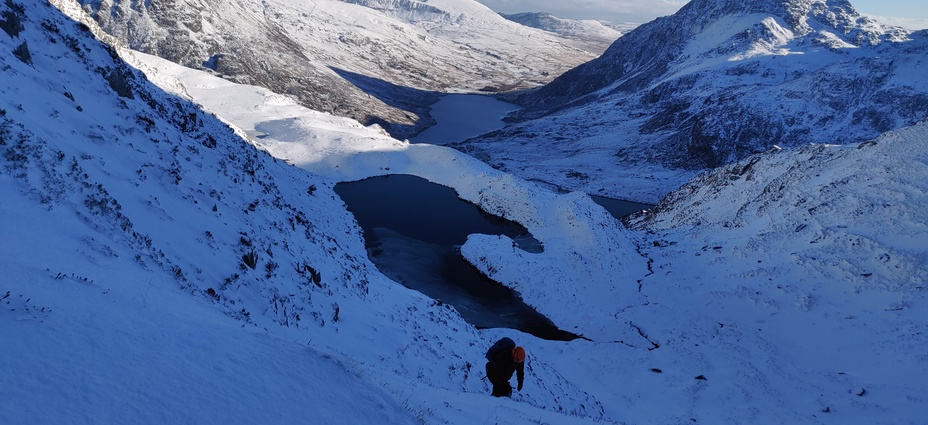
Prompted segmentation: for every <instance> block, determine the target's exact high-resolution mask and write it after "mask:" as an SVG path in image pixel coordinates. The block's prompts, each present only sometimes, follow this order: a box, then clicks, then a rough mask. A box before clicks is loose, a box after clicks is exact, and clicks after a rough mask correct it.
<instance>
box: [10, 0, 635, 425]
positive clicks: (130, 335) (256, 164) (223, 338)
mask: <svg viewBox="0 0 928 425" xmlns="http://www.w3.org/2000/svg"><path fill="white" fill-rule="evenodd" d="M55 4H56V5H57V7H60V8H61V9H62V10H64V11H66V12H67V13H68V14H69V15H70V16H75V17H80V16H81V15H80V13H81V12H80V10H79V9H77V8H76V7H75V4H74V3H72V2H68V1H61V2H55ZM0 16H2V21H0V22H2V25H0V28H2V29H4V32H3V34H0V52H2V55H0V68H2V69H3V70H4V76H5V78H4V80H3V84H2V85H0V92H2V97H0V99H2V103H0V115H2V117H0V136H2V137H0V150H2V155H0V170H2V172H0V193H3V195H4V196H3V199H4V201H3V202H2V203H0V217H2V220H0V223H2V234H3V235H4V241H5V242H7V243H4V244H2V248H0V270H2V271H3V273H4V275H5V276H7V279H6V280H4V281H3V283H2V284H0V285H2V290H0V298H3V299H2V300H0V302H2V308H0V321H2V322H3V325H2V326H0V338H2V340H3V341H4V343H5V344H11V345H15V346H16V349H15V350H0V364H2V365H4V366H6V368H5V370H7V371H8V372H9V371H11V370H12V371H15V372H14V373H5V374H4V375H3V378H0V379H2V382H3V385H0V388H2V390H0V391H3V393H2V397H0V422H3V423H43V422H46V420H45V419H49V420H51V421H53V422H56V421H60V419H61V418H69V419H70V420H73V421H74V422H76V423H93V422H95V421H97V419H99V418H112V419H113V420H114V421H120V420H128V421H132V422H138V423H161V422H163V421H169V422H170V421H174V420H177V421H186V420H193V419H196V418H200V419H202V420H203V421H204V422H205V423H225V421H226V420H227V419H228V418H230V417H233V415H235V416H238V417H240V418H253V417H265V416H266V417H268V418H278V419H280V421H282V422H287V423H290V422H297V421H302V420H305V415H306V414H307V411H308V409H313V408H323V407H324V406H329V407H328V408H327V410H326V411H325V414H320V415H317V416H314V417H319V418H331V422H333V423H354V422H355V421H356V420H357V419H358V418H365V417H366V418H371V419H370V420H371V421H374V422H380V421H388V422H398V423H409V422H412V420H410V417H412V418H415V419H420V420H426V419H427V420H428V421H429V422H435V423H460V422H459V421H458V420H457V419H458V418H460V417H471V418H472V421H473V423H483V422H484V421H485V420H486V418H487V415H488V414H490V413H488V412H487V411H486V410H483V409H484V408H485V407H486V406H487V405H491V406H494V407H495V409H494V411H493V412H491V413H492V414H493V415H495V416H496V417H498V418H500V420H502V421H506V422H508V423H531V421H532V420H534V419H537V418H544V420H546V421H550V422H558V423H597V422H598V423H602V422H603V421H606V419H604V418H603V414H604V413H603V407H602V404H601V402H599V401H598V400H597V396H595V395H592V394H589V393H587V392H584V391H583V390H582V389H580V387H579V385H578V382H577V380H578V379H582V377H570V378H569V379H568V377H565V376H563V375H561V373H560V372H559V370H560V369H561V367H559V366H558V365H557V364H556V363H557V362H559V360H557V358H556V357H551V358H546V357H540V356H539V357H538V358H535V357H534V354H531V355H532V356H533V357H531V358H530V360H529V368H530V373H529V380H528V382H527V385H526V388H525V389H524V391H523V392H522V393H520V394H519V397H520V399H519V401H512V400H490V397H489V396H488V395H487V394H488V390H487V384H486V383H485V382H484V380H483V376H482V375H483V372H482V370H481V368H482V361H481V359H482V358H483V351H484V350H485V348H486V347H487V346H488V345H489V344H490V343H491V342H492V341H493V339H494V338H498V337H500V336H503V335H510V336H514V337H516V338H518V339H519V340H520V341H522V342H523V343H524V344H526V346H527V347H529V352H530V353H534V352H535V351H534V350H538V352H543V351H544V350H545V349H546V348H545V347H546V346H553V345H557V344H558V343H555V342H549V341H542V340H537V339H535V338H533V337H531V336H529V335H521V334H518V335H516V334H517V332H509V331H506V330H489V331H484V332H477V331H476V330H475V329H474V328H473V327H472V326H470V325H469V324H467V323H465V322H463V320H462V319H461V317H460V315H458V314H457V312H455V311H454V309H453V308H451V307H450V306H448V305H446V304H442V303H440V302H437V301H434V300H430V299H427V298H425V297H424V296H422V295H421V294H419V293H416V292H413V291H410V290H408V289H406V288H404V287H402V286H401V285H399V284H397V283H395V282H392V281H390V280H389V279H387V278H386V277H385V276H384V275H383V274H381V273H380V272H378V271H377V270H376V268H374V266H373V265H372V264H371V263H370V261H369V260H368V259H367V256H366V251H365V249H364V246H363V242H362V240H361V235H360V229H359V228H358V227H357V225H356V224H355V222H354V219H353V218H352V217H351V216H350V214H349V213H348V212H347V211H346V210H345V207H344V204H343V203H342V202H341V201H340V200H339V199H338V198H337V196H336V195H335V194H334V192H333V191H332V189H331V187H332V185H333V184H334V182H335V181H334V180H332V179H330V178H327V177H323V176H320V175H318V174H310V173H307V172H306V171H304V170H300V169H298V168H295V167H292V166H290V165H288V164H286V163H284V162H283V161H280V160H276V159H274V158H272V157H271V156H269V155H268V154H267V153H266V152H264V151H261V150H259V149H256V147H255V146H254V145H252V144H250V143H247V142H246V141H245V139H244V138H245V137H247V135H246V134H244V133H243V132H239V131H238V130H233V129H231V128H229V127H228V126H227V125H225V124H224V123H223V122H221V121H219V120H218V119H217V117H215V116H213V115H210V114H207V113H205V112H203V111H202V110H200V109H198V108H197V107H196V106H194V105H193V104H192V103H190V102H188V101H187V100H185V99H183V98H179V97H175V96H173V95H170V94H167V93H165V92H163V91H161V90H160V89H158V88H156V87H155V86H153V85H152V84H150V83H149V82H148V81H147V80H146V79H145V77H143V76H142V74H140V73H139V72H138V71H137V70H135V69H133V68H130V67H128V66H126V65H125V64H124V63H123V62H121V60H120V56H119V55H120V54H121V52H120V51H118V50H116V49H113V48H110V47H107V46H106V45H104V44H102V43H100V42H99V41H97V40H95V39H93V38H92V37H91V36H92V34H93V33H94V32H98V31H99V29H98V28H95V24H94V23H93V22H89V23H88V24H86V25H84V24H79V23H77V22H75V21H72V20H70V19H68V18H67V17H65V16H64V15H62V14H61V13H60V12H59V11H58V10H56V9H54V8H52V6H51V5H50V4H48V3H31V2H28V3H15V2H10V3H3V4H0ZM62 76H66V78H62ZM227 84H228V83H227ZM250 90H252V91H254V90H257V88H256V87H251V88H250ZM224 100H225V101H226V102H230V103H232V104H236V102H235V101H234V99H229V98H226V99H224ZM265 100H266V102H265V103H264V104H265V105H266V106H269V107H274V106H275V105H276V106H280V105H282V104H284V103H287V104H289V105H292V106H296V105H295V103H293V101H292V100H290V99H289V98H285V97H283V96H281V95H276V94H274V95H273V96H272V97H270V98H268V99H265ZM316 114H318V113H316ZM323 115H324V114H323ZM325 117H326V119H328V120H329V122H330V123H331V127H330V128H328V129H323V131H320V134H322V135H324V136H326V137H331V139H332V140H337V139H338V138H339V137H340V136H346V135H352V137H353V138H354V139H352V140H347V142H348V143H349V144H352V143H355V142H356V141H362V140H363V139H361V138H358V137H357V136H353V135H354V134H355V133H358V132H360V133H368V134H376V135H377V136H378V138H377V139H376V140H378V141H392V142H393V143H400V142H398V141H396V140H395V139H390V138H388V137H386V136H384V135H383V134H381V133H378V132H377V131H376V130H375V129H373V128H367V127H363V126H360V125H359V124H358V123H357V122H353V124H349V123H350V120H347V119H344V118H339V117H334V116H331V115H325ZM280 118H285V116H278V119H280ZM270 128H273V126H270ZM330 132H331V133H330ZM433 148H437V147H433ZM439 151H440V152H439V153H443V155H445V156H446V157H447V158H448V159H447V161H448V162H449V163H453V162H454V161H455V160H459V159H460V160H467V161H464V163H465V165H468V164H469V166H467V167H465V165H462V167H464V168H462V169H460V170H459V172H462V173H463V172H465V171H474V170H480V169H481V168H478V167H479V166H478V165H476V164H478V163H476V162H475V161H473V160H468V159H467V158H466V157H465V156H463V155H461V154H460V153H458V152H456V151H454V150H450V149H445V148H439ZM431 153H432V151H428V150H424V151H421V155H423V156H422V157H421V158H420V161H421V163H422V164H426V165H427V166H429V167H432V168H433V170H434V171H433V172H434V173H438V172H439V171H440V169H441V167H442V165H441V164H435V163H434V160H436V159H437V158H440V156H438V157H436V156H434V155H430V154H431ZM357 156H359V157H360V156H362V155H357ZM388 156H389V154H388ZM358 159H359V160H360V161H359V162H357V163H356V166H357V170H358V171H357V172H358V173H360V172H364V173H373V172H377V171H378V170H379V171H380V172H382V169H380V168H377V165H374V164H373V161H372V164H369V165H366V166H364V164H363V162H364V159H363V158H358ZM368 159H370V160H372V159H373V158H368ZM397 159H398V160H399V159H400V158H399V156H397ZM346 165H347V164H346ZM348 168H350V167H348ZM482 169H483V170H484V171H486V172H488V173H491V174H495V177H492V176H491V177H492V178H490V177H487V178H486V180H484V179H483V178H481V177H480V176H479V173H474V175H473V176H471V179H472V187H473V188H474V190H477V189H480V188H482V187H484V186H485V185H488V184H493V183H498V182H500V181H502V182H504V183H505V176H501V175H499V173H496V172H493V170H490V169H487V168H486V167H485V166H483V168H482ZM513 185H514V186H515V187H518V186H519V185H524V182H518V181H514V182H513ZM505 189H506V187H505V186H502V187H498V188H497V189H495V190H484V192H483V193H482V195H483V196H484V197H485V198H486V199H487V200H488V201H487V202H497V203H498V204H499V205H500V206H504V205H508V202H505V201H504V200H503V199H501V197H502V196H504V195H506V192H505ZM471 196H474V195H471ZM498 209H499V208H498ZM599 213H601V214H600V215H598V216H597V217H600V218H601V219H604V220H605V219H607V217H608V216H607V215H606V214H605V213H604V212H602V211H600V212H599ZM611 228H612V229H613V233H609V232H607V233H606V235H605V236H604V237H608V238H613V240H615V238H622V237H623V236H622V235H623V234H627V231H625V230H623V229H621V227H620V226H618V225H617V224H615V223H612V224H611ZM549 232H550V231H549ZM540 233H543V232H540ZM548 237H549V238H553V236H548ZM625 243H630V241H629V240H627V239H626V240H625ZM588 249H598V247H595V246H590V247H588ZM613 267H617V266H613ZM629 267H631V266H629ZM639 268H640V267H639ZM7 293H9V296H7V295H6V294H7ZM181 322H182V323H181ZM88 331H90V332H94V331H95V332H98V333H97V334H94V335H93V336H92V337H89V338H81V337H80V334H81V333H83V332H88ZM39 336H41V337H42V338H48V340H44V339H39V340H36V339H34V338H38V337H39ZM178 341H181V342H182V343H178ZM43 348H47V349H49V350H60V351H54V352H52V353H46V352H43ZM226 350H233V353H227V352H226ZM276 351H281V354H280V356H279V357H274V356H273V353H274V352H276ZM302 355H305V356H306V357H307V358H306V362H305V363H300V364H298V365H293V366H290V367H288V366H287V364H288V363H290V362H300V361H301V356H302ZM268 356H270V357H268ZM214 357H215V360H213V361H212V362H210V359H213V358H214ZM262 359H264V360H266V361H267V362H266V363H260V362H261V361H262ZM255 362H259V364H258V365H255V364H254V363H255ZM552 362H553V363H552ZM162 369H166V370H169V371H171V372H170V373H164V372H162V371H161V370H162ZM317 369H318V376H316V375H314V376H309V377H308V376H306V373H310V372H309V371H310V370H312V371H314V372H313V373H316V372H315V371H316V370H317ZM75 371H79V372H75ZM348 375H350V376H348ZM333 382H337V383H339V384H346V385H349V386H348V387H341V386H339V385H336V386H335V388H331V386H332V385H333ZM20 384H21V385H20ZM226 385H230V386H232V388H228V389H223V388H224V387H225V386H226ZM210 390H214V391H216V392H217V393H215V394H209V393H206V395H205V396H204V392H205V391H210ZM318 393H326V394H331V395H332V397H333V398H335V399H336V400H330V399H327V398H324V397H323V398H320V397H319V396H318V395H317V394H318ZM87 398H93V401H92V402H82V400H85V399H87ZM309 398H312V399H313V400H314V401H313V402H307V403H304V402H302V401H301V400H303V399H309ZM269 399H273V400H272V401H268V400H269ZM191 400H192V401H196V402H198V404H196V406H197V407H198V408H199V409H201V410H198V411H197V412H193V413H191V412H186V411H184V410H183V409H184V406H190V401H191ZM120 401H126V402H127V404H124V405H119V406H116V407H114V406H115V405H117V404H118V403H119V402H120ZM8 403H11V404H8ZM12 403H15V405H13V404H12ZM20 403H23V404H20ZM40 404H41V409H42V411H41V413H36V412H35V410H36V409H38V408H39V407H40V406H39V405H40ZM400 407H402V408H405V410H406V411H403V410H401V409H400ZM355 409H356V410H357V414H356V415H352V412H354V411H355ZM462 412H470V413H462ZM475 412H476V413H475ZM262 415H264V416H262ZM477 416H479V417H477ZM56 418H57V420H56Z"/></svg>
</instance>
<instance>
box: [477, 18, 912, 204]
mask: <svg viewBox="0 0 928 425" xmlns="http://www.w3.org/2000/svg"><path fill="white" fill-rule="evenodd" d="M925 34H926V32H925V31H919V32H909V31H905V30H903V29H901V28H893V27H884V26H882V25H880V24H879V23H877V22H876V21H874V20H872V19H869V18H866V17H862V16H860V15H858V14H857V13H856V12H855V11H854V9H853V7H852V6H851V5H850V4H849V3H848V2H846V1H828V2H825V1H804V0H793V1H787V2H782V1H762V2H736V1H724V0H699V1H693V2H690V3H689V4H687V5H686V6H685V7H684V8H682V9H681V10H680V11H679V12H678V13H677V14H675V15H673V16H670V17H665V18H659V19H657V20H655V21H653V22H651V23H648V24H645V25H642V26H641V27H638V28H637V29H635V30H634V31H631V32H630V33H628V34H626V35H624V36H623V37H622V38H620V39H619V40H617V41H616V43H614V44H613V46H612V47H610V49H609V50H607V51H606V52H605V53H604V54H603V56H601V57H600V58H598V59H596V60H593V61H591V62H589V63H586V64H584V65H581V66H579V67H577V68H574V69H572V70H570V71H568V72H566V73H564V74H563V75H562V76H560V77H558V78H557V79H555V80H554V81H552V82H551V83H549V84H547V85H545V86H544V87H542V88H540V89H538V90H535V91H531V92H529V93H527V94H526V95H525V96H524V97H522V98H521V99H519V100H518V102H520V103H522V104H524V105H525V106H526V109H524V110H523V111H521V112H520V113H518V115H517V116H516V117H514V118H513V121H524V122H521V123H518V124H516V125H513V126H511V127H509V128H506V129H503V130H501V131H499V132H497V133H494V134H492V135H489V136H488V137H486V138H484V139H482V140H481V139H477V140H471V141H468V142H466V143H464V144H462V145H461V146H460V147H461V149H463V150H465V151H467V152H469V153H471V154H472V155H475V156H478V157H480V158H482V159H484V160H485V161H487V162H489V163H491V164H494V165H495V166H498V167H500V168H501V169H504V170H507V171H511V172H514V173H516V174H518V175H520V176H522V177H525V178H529V179H537V180H540V181H545V182H548V183H550V184H553V185H555V186H557V187H561V188H563V189H566V190H584V191H587V192H588V193H594V194H604V195H609V196H613V197H620V198H631V199H637V200H643V201H650V202H655V201H656V200H657V199H659V198H660V197H662V196H663V195H664V194H666V193H668V192H669V191H671V190H673V189H675V188H676V187H679V185H681V184H683V183H684V182H685V181H687V180H688V179H689V178H691V177H693V176H694V175H695V174H696V173H698V172H699V171H702V170H705V169H710V168H713V167H716V166H719V165H723V164H727V163H730V162H732V161H737V160H739V159H742V158H745V157H747V156H749V155H751V154H754V153H758V152H763V151H765V150H767V149H769V148H770V147H771V146H773V145H778V146H782V147H795V146H801V145H805V144H809V143H816V142H821V141H828V142H829V143H842V144H843V143H859V142H861V141H864V140H867V139H870V138H873V137H876V136H878V135H879V134H881V133H883V132H885V131H888V130H891V129H895V128H900V127H902V126H906V125H911V124H914V123H916V122H918V121H920V120H922V119H924V118H925V117H926V112H925V111H926V110H928V77H926V74H925V73H923V72H919V70H918V68H919V66H920V65H919V64H920V63H924V61H925V60H928V38H926V35H925ZM645 187H647V188H648V189H645Z"/></svg>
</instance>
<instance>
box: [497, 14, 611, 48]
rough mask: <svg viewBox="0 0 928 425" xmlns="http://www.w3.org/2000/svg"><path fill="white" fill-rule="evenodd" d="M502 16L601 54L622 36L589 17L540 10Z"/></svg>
mask: <svg viewBox="0 0 928 425" xmlns="http://www.w3.org/2000/svg"><path fill="white" fill-rule="evenodd" d="M502 16H503V17H504V18H506V19H508V20H510V21H513V22H518V23H520V24H522V25H525V26H527V27H532V28H538V29H541V30H545V31H548V32H553V33H555V34H560V35H562V36H564V37H566V38H567V39H568V40H572V42H573V43H575V45H576V46H577V47H579V48H581V49H583V50H586V51H588V52H594V53H596V54H602V53H603V52H604V51H605V50H606V49H607V48H608V47H609V46H610V45H612V43H613V42H615V40H617V39H618V38H619V37H621V36H622V32H621V31H619V30H617V29H615V28H613V27H611V26H608V25H606V24H604V23H603V22H600V21H594V20H591V19H584V20H580V19H562V18H558V17H557V16H554V15H552V14H550V13H540V12H526V13H513V14H502Z"/></svg>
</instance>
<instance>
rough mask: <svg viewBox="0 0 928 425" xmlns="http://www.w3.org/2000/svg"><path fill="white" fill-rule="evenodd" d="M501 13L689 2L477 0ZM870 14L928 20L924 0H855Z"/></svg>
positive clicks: (610, 17) (570, 14)
mask: <svg viewBox="0 0 928 425" xmlns="http://www.w3.org/2000/svg"><path fill="white" fill-rule="evenodd" d="M477 1H479V2H480V3H483V4H484V5H486V6H487V7H489V8H491V9H493V10H495V11H497V12H501V13H517V12H549V13H552V14H554V15H556V16H559V17H562V18H574V19H600V20H606V21H613V22H635V23H645V22H649V21H651V20H653V19H655V18H657V17H660V16H666V15H670V14H673V13H674V12H676V11H677V10H679V9H680V7H682V6H683V5H684V4H686V3H687V2H685V1H672V0H578V1H572V2H564V1H561V0H477ZM851 4H852V5H854V8H855V9H857V11H858V12H860V13H862V14H866V15H875V16H884V17H897V18H906V19H928V2H925V1H924V0H851Z"/></svg>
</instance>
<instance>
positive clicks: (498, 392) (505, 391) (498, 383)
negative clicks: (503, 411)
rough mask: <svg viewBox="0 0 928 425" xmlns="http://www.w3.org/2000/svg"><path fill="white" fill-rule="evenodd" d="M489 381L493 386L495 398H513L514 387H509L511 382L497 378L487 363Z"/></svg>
mask: <svg viewBox="0 0 928 425" xmlns="http://www.w3.org/2000/svg"><path fill="white" fill-rule="evenodd" d="M487 379H489V380H490V384H492V385H493V392H492V395H493V397H512V385H509V380H508V379H506V380H503V379H500V377H498V376H495V374H494V373H493V370H492V368H491V367H490V363H487Z"/></svg>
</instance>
